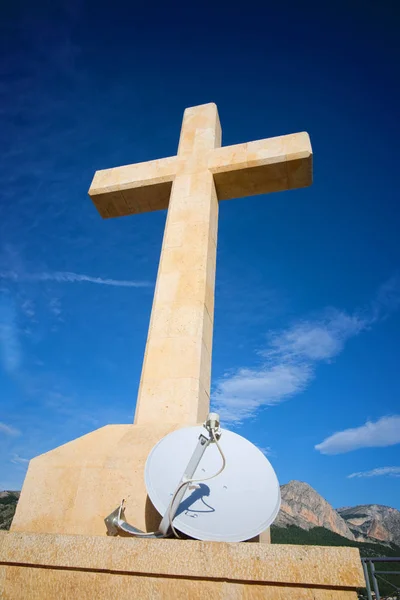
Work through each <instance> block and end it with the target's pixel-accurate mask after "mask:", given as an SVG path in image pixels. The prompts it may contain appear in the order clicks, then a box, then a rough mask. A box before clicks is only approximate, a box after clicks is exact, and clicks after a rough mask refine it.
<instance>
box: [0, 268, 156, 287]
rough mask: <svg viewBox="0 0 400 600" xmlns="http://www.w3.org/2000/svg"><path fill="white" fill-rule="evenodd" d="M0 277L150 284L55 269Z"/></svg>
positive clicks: (13, 279)
mask: <svg viewBox="0 0 400 600" xmlns="http://www.w3.org/2000/svg"><path fill="white" fill-rule="evenodd" d="M0 279H8V280H11V281H57V282H59V283H80V282H88V283H96V284H98V285H111V286H115V287H149V286H150V285H151V284H150V283H149V282H147V281H133V280H129V279H108V278H103V277H93V276H92V275H82V274H79V273H71V272H68V271H56V272H54V273H46V272H42V273H24V274H20V273H17V272H16V271H2V272H0Z"/></svg>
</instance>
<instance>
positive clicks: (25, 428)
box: [0, 0, 400, 508]
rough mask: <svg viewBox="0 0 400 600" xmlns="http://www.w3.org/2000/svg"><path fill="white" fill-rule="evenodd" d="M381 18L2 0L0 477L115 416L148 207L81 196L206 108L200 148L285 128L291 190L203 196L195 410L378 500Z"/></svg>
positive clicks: (382, 407) (140, 314) (136, 325)
mask: <svg viewBox="0 0 400 600" xmlns="http://www.w3.org/2000/svg"><path fill="white" fill-rule="evenodd" d="M217 4H218V3H217ZM397 10H398V9H397ZM398 25H399V19H398V15H397V13H396V3H395V2H390V1H386V2H383V3H381V4H380V5H379V7H378V5H377V4H376V3H372V2H371V3H370V2H363V3H358V2H352V3H342V2H338V3H334V4H333V5H329V6H324V3H308V4H307V2H306V3H301V4H300V5H299V3H294V2H293V3H291V2H289V3H288V2H286V3H284V4H282V6H281V7H279V6H277V5H276V4H275V3H274V4H272V3H263V4H260V5H258V6H256V5H253V6H251V5H248V6H246V11H243V9H242V10H241V11H235V10H234V9H233V5H231V4H230V8H229V10H228V7H227V6H226V7H224V6H223V4H219V6H218V5H211V4H210V5H207V4H206V3H205V4H202V5H201V10H200V7H199V6H197V7H196V6H195V5H192V4H191V3H186V5H182V6H180V5H179V4H176V5H175V6H174V7H172V6H171V4H168V5H165V6H164V8H157V7H155V6H151V5H148V6H141V7H140V8H139V7H133V5H132V3H128V2H121V1H120V0H116V1H115V2H113V3H112V6H111V7H110V5H109V4H108V6H104V8H102V6H101V3H100V4H99V3H98V2H96V3H94V2H83V1H82V0H75V1H70V2H68V3H67V2H63V3H60V2H53V3H51V4H50V3H47V2H46V3H44V2H42V1H40V0H39V1H38V2H36V3H34V5H33V4H32V3H28V2H27V1H24V2H16V3H14V4H13V5H12V6H11V5H9V6H4V7H3V18H2V24H1V28H2V31H1V36H0V44H1V53H2V56H3V59H4V60H3V61H2V67H1V81H0V86H1V88H0V89H1V100H0V119H1V126H0V136H1V152H2V160H1V165H0V185H1V190H2V195H1V205H0V453H1V456H2V460H1V464H0V489H19V488H20V487H21V485H22V481H23V477H24V472H25V469H26V465H27V460H28V459H30V458H31V457H33V456H35V455H37V454H39V453H42V452H45V451H47V450H49V449H51V448H53V447H55V446H57V445H60V444H62V443H65V442H67V441H68V440H70V439H73V438H75V437H77V436H79V435H82V434H84V433H87V432H89V431H91V430H93V429H95V428H97V427H100V426H102V425H104V424H107V423H126V422H131V420H132V418H133V413H134V409H135V400H136V394H137V387H138V383H139V377H140V371H141V363H142V358H143V351H144V345H145V339H146V332H147V326H148V321H149V316H150V309H151V301H152V294H153V289H154V282H155V277H156V272H157V264H158V257H159V252H160V248H161V241H162V233H163V227H164V222H165V213H164V212H159V213H150V214H142V215H138V216H132V217H127V218H123V219H112V220H108V221H103V220H102V219H101V218H100V217H99V215H98V214H97V212H96V211H95V209H94V206H93V205H92V203H91V201H90V199H89V197H88V196H87V190H88V188H89V185H90V182H91V179H92V176H93V173H94V171H95V170H96V169H102V168H108V167H112V166H117V165H122V164H129V163H134V162H141V161H145V160H151V159H155V158H160V157H163V156H170V155H173V154H174V153H175V152H176V148H177V142H178V136H179V129H180V123H181V118H182V113H183V110H184V108H185V107H187V106H193V105H196V104H202V103H204V102H216V103H217V105H218V108H219V112H220V118H221V122H222V128H223V144H224V145H229V144H234V143H240V142H244V141H250V140H253V139H260V138H264V137H271V136H275V135H283V134H287V133H293V132H296V131H303V130H306V131H308V132H309V133H310V136H311V141H312V144H313V150H314V184H313V186H312V187H311V188H306V189H303V190H296V191H290V192H285V193H279V194H271V195H269V196H259V197H253V198H241V199H237V200H232V201H229V202H224V203H222V204H221V207H220V222H219V246H218V263H217V287H216V312H215V330H214V351H213V353H214V354H213V402H214V406H216V407H218V408H219V409H220V410H221V413H222V414H223V415H224V418H225V424H226V426H228V427H229V428H231V429H234V430H235V431H237V432H238V433H240V434H242V435H245V436H246V437H248V438H249V439H250V440H251V441H253V442H254V443H255V444H257V445H258V446H259V447H261V448H263V449H264V450H265V452H266V453H267V454H268V455H269V458H270V460H271V462H272V464H273V466H274V467H275V469H276V471H277V474H278V477H279V479H280V481H281V482H282V483H285V482H287V481H289V480H290V479H300V480H303V481H307V482H308V483H310V484H311V485H312V486H313V487H315V488H316V489H317V490H318V491H319V492H320V493H321V494H322V495H323V496H324V497H326V498H327V500H328V501H330V502H331V503H333V504H334V505H335V506H343V505H352V504H362V503H381V504H388V505H391V506H395V507H397V508H400V494H399V488H400V485H399V484H400V478H399V474H400V452H399V450H400V378H399V367H398V364H399V361H398V356H399V340H400V244H399V241H398V237H399V236H398V231H399V225H400V210H399V205H398V174H397V172H396V171H398V165H397V163H398V139H399V133H400V132H399V125H398V124H399V119H398V116H399V114H398V106H399V89H398V83H397V81H396V79H397V78H396V72H397V68H398V60H399V52H398V46H397V45H396V37H395V36H396V33H397V31H398Z"/></svg>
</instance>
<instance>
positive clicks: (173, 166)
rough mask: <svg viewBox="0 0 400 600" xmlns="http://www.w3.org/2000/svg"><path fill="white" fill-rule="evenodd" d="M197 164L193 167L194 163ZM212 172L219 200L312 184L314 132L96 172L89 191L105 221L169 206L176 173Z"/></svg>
mask: <svg viewBox="0 0 400 600" xmlns="http://www.w3.org/2000/svg"><path fill="white" fill-rule="evenodd" d="M191 163H193V164H191ZM203 169H206V170H209V171H211V173H212V174H213V176H214V183H215V187H216V191H217V196H218V200H228V199H231V198H241V197H243V196H253V195H256V194H268V193H270V192H279V191H283V190H290V189H294V188H300V187H306V186H308V185H311V183H312V150H311V143H310V138H309V136H308V133H305V132H302V133H294V134H291V135H282V136H279V137H274V138H267V139H264V140H258V141H255V142H248V143H245V144H237V145H235V146H225V147H222V148H214V149H211V150H208V151H206V153H205V154H204V156H202V157H200V156H197V155H194V156H193V157H192V160H191V157H187V156H171V157H169V158H162V159H160V160H152V161H148V162H143V163H137V164H133V165H127V166H124V167H116V168H114V169H105V170H103V171H96V173H95V176H94V178H93V181H92V185H91V186H90V189H89V196H90V197H91V198H92V200H93V202H94V204H95V205H96V207H97V210H98V211H99V213H100V214H101V216H102V217H104V218H109V217H119V216H124V215H129V214H137V213H142V212H150V211H154V210H163V209H166V208H168V205H169V200H170V195H171V189H172V183H173V181H174V179H175V175H177V174H180V173H182V172H189V173H190V172H192V171H193V172H195V171H196V170H203Z"/></svg>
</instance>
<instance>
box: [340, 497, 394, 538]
mask: <svg viewBox="0 0 400 600" xmlns="http://www.w3.org/2000/svg"><path fill="white" fill-rule="evenodd" d="M337 512H338V513H339V515H340V516H341V517H342V518H343V519H344V520H345V521H346V523H347V525H348V526H349V528H350V529H351V531H352V532H353V534H354V536H355V538H356V539H357V540H360V539H361V540H365V539H366V538H368V539H369V540H371V541H379V542H392V543H394V544H397V545H398V546H400V511H399V510H396V509H395V508H390V507H389V506H382V505H380V504H363V505H360V506H350V507H345V508H339V509H338V511H337Z"/></svg>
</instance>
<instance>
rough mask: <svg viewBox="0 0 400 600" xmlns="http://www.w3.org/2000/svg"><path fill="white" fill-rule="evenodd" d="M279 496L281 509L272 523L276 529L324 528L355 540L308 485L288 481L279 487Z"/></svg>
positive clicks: (338, 518)
mask: <svg viewBox="0 0 400 600" xmlns="http://www.w3.org/2000/svg"><path fill="white" fill-rule="evenodd" d="M281 496H282V504H281V509H280V511H279V514H278V516H277V518H276V520H275V523H274V524H275V525H276V526H277V527H289V526H290V525H295V526H297V527H300V528H301V529H306V530H309V529H312V528H313V527H325V528H326V529H329V530H331V531H333V532H334V533H337V534H339V535H341V536H343V537H345V538H347V539H349V540H354V539H355V538H354V535H353V533H352V532H351V529H350V527H349V526H348V524H347V523H346V521H345V520H344V519H343V518H342V517H341V516H340V515H339V514H338V513H337V511H336V510H335V509H334V508H333V507H332V506H331V505H330V504H329V502H327V501H326V500H325V499H324V498H323V497H322V496H321V495H320V494H318V492H316V491H315V490H314V488H312V487H311V486H310V485H308V483H304V482H303V481H289V483H287V484H285V485H282V486H281Z"/></svg>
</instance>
